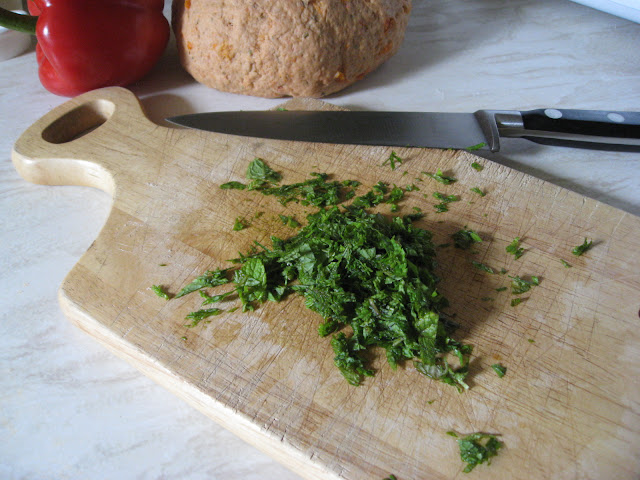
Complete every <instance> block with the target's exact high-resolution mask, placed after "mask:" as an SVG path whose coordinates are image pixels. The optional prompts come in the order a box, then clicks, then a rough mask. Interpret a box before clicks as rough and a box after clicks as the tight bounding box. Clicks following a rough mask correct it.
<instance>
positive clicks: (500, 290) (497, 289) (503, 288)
mask: <svg viewBox="0 0 640 480" xmlns="http://www.w3.org/2000/svg"><path fill="white" fill-rule="evenodd" d="M505 290H508V288H507V287H499V288H496V292H504V291H505Z"/></svg>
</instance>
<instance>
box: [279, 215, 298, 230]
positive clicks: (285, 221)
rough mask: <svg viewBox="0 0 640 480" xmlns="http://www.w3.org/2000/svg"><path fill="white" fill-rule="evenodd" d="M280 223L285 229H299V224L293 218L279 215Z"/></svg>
mask: <svg viewBox="0 0 640 480" xmlns="http://www.w3.org/2000/svg"><path fill="white" fill-rule="evenodd" d="M280 221H281V222H282V224H283V225H286V226H287V227H291V228H298V227H300V222H298V221H297V220H296V219H295V218H293V217H290V216H288V215H280Z"/></svg>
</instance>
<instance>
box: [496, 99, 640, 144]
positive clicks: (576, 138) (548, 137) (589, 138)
mask: <svg viewBox="0 0 640 480" xmlns="http://www.w3.org/2000/svg"><path fill="white" fill-rule="evenodd" d="M519 113H520V116H521V118H522V121H521V124H520V125H518V123H519V122H517V121H514V117H513V116H509V115H506V114H504V113H501V112H496V115H495V118H496V122H497V123H498V131H499V134H500V136H501V137H522V138H526V139H527V140H531V141H533V142H537V143H542V144H546V145H560V146H569V147H578V148H589V149H607V150H623V151H640V112H620V111H606V110H570V109H556V108H546V109H537V110H528V111H522V112H519ZM501 118H502V119H503V120H502V121H501Z"/></svg>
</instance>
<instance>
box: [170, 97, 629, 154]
mask: <svg viewBox="0 0 640 480" xmlns="http://www.w3.org/2000/svg"><path fill="white" fill-rule="evenodd" d="M167 120H168V121H169V122H171V123H173V124H175V125H179V126H183V127H188V128H195V129H199V130H206V131H209V132H218V133H224V134H231V135H241V136H248V137H258V138H272V139H279V140H294V141H304V142H320V143H337V144H358V145H385V146H400V147H430V148H453V149H469V148H472V147H473V148H485V149H489V150H491V151H492V152H497V151H499V150H500V139H501V138H523V139H526V140H530V141H533V142H537V143H541V144H547V145H556V146H568V147H576V148H589V149H599V150H613V151H640V112H627V111H601V110H572V109H556V108H546V109H536V110H527V111H519V110H478V111H477V112H475V113H446V112H375V111H373V112H369V111H301V110H284V111H276V110H270V111H233V112H208V113H195V114H188V115H180V116H176V117H170V118H167Z"/></svg>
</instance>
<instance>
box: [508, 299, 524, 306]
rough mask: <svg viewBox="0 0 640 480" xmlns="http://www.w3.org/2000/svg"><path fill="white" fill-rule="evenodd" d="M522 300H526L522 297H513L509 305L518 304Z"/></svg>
mask: <svg viewBox="0 0 640 480" xmlns="http://www.w3.org/2000/svg"><path fill="white" fill-rule="evenodd" d="M524 300H526V298H522V297H518V298H514V299H512V300H511V306H512V307H517V306H518V305H520V304H521V303H522V302H523V301H524Z"/></svg>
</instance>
